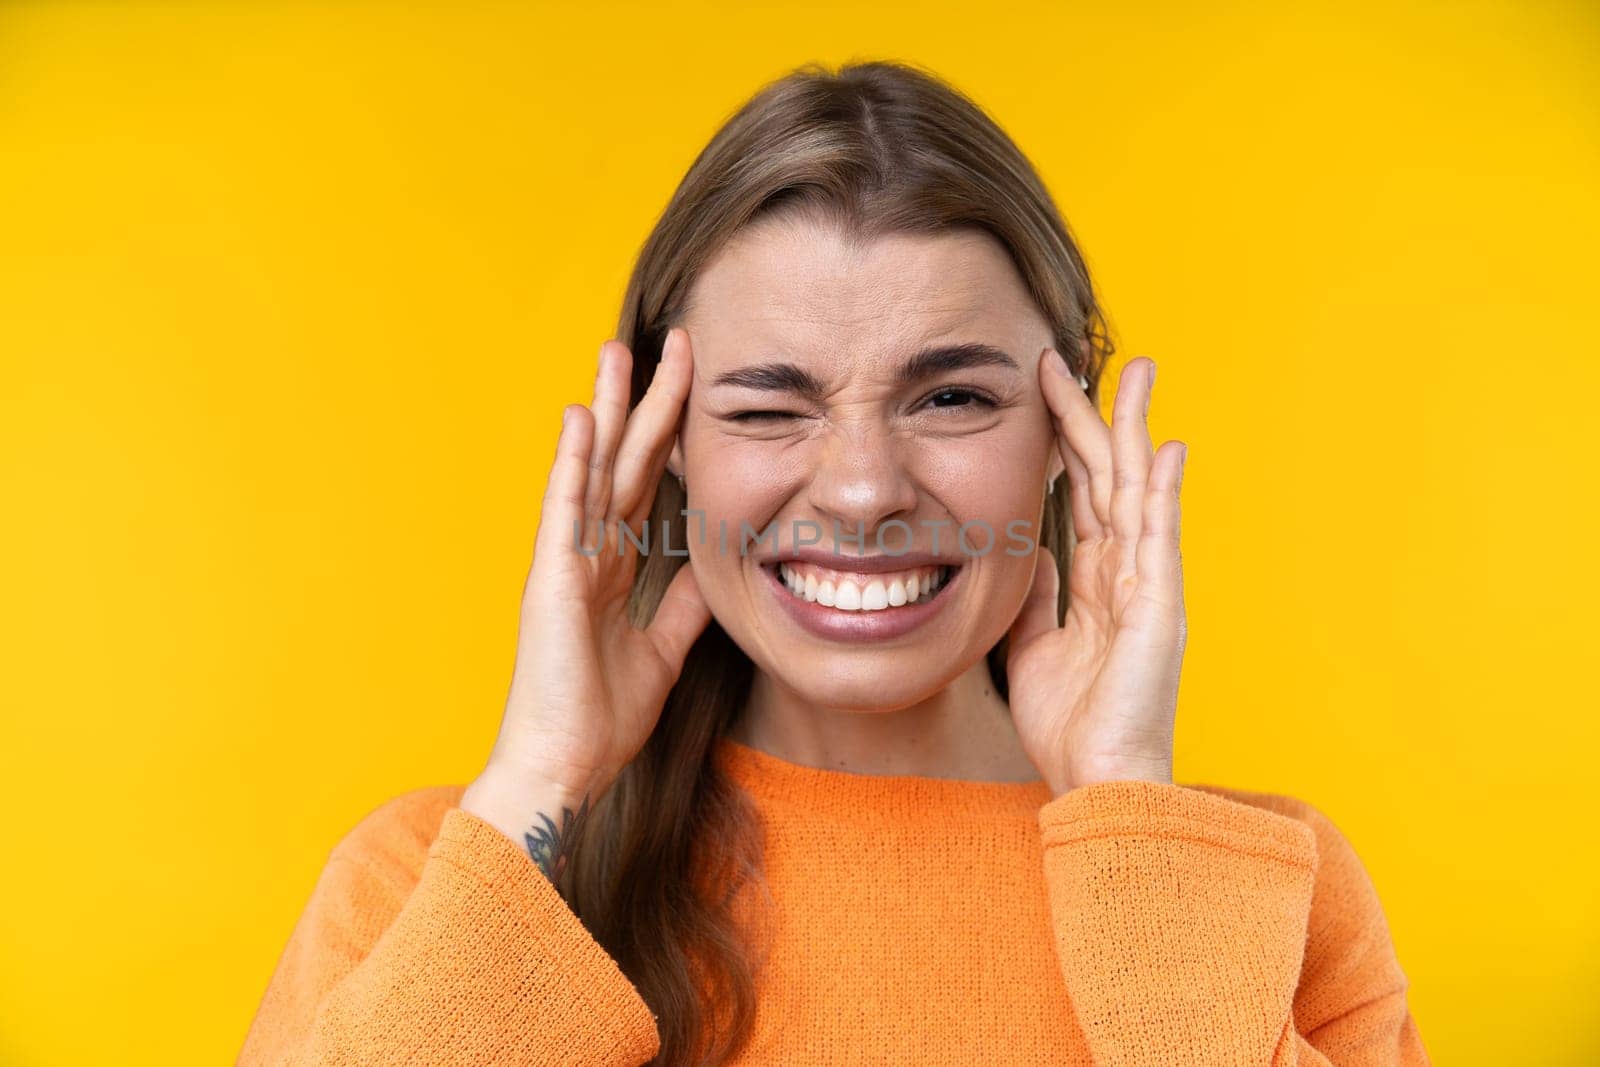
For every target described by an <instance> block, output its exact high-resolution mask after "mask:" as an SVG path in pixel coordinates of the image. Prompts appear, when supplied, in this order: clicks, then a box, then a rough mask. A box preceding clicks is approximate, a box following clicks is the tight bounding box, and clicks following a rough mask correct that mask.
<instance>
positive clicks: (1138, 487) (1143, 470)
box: [1111, 356, 1156, 551]
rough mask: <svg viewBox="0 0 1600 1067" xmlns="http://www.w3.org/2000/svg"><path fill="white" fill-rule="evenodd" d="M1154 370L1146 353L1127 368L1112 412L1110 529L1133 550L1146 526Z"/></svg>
mask: <svg viewBox="0 0 1600 1067" xmlns="http://www.w3.org/2000/svg"><path fill="white" fill-rule="evenodd" d="M1155 369H1156V364H1155V361H1154V360H1152V359H1150V358H1148V357H1144V356H1141V357H1140V358H1138V359H1135V360H1134V361H1133V362H1132V363H1129V364H1128V365H1127V366H1126V367H1124V368H1123V369H1122V374H1121V376H1120V377H1119V378H1118V379H1117V399H1116V405H1115V407H1114V409H1113V410H1112V413H1111V478H1112V480H1111V532H1112V534H1113V535H1115V536H1116V538H1117V540H1118V541H1120V542H1121V543H1122V544H1123V545H1124V546H1126V548H1127V549H1129V550H1130V551H1131V550H1133V548H1134V546H1135V545H1137V544H1138V541H1139V531H1140V529H1141V528H1142V527H1143V525H1144V496H1145V485H1146V483H1147V482H1149V480H1150V458H1151V450H1150V426H1149V423H1148V421H1147V416H1148V414H1149V410H1150V390H1151V388H1152V385H1153V383H1154V380H1155Z"/></svg>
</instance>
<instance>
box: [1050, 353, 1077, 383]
mask: <svg viewBox="0 0 1600 1067" xmlns="http://www.w3.org/2000/svg"><path fill="white" fill-rule="evenodd" d="M1045 359H1047V360H1049V361H1050V369H1051V370H1053V371H1055V372H1056V373H1057V374H1059V375H1061V376H1062V377H1063V378H1070V377H1072V371H1070V370H1069V369H1067V361H1066V360H1065V359H1064V358H1062V355H1061V353H1060V352H1057V351H1056V350H1055V349H1053V348H1052V349H1051V350H1050V354H1049V355H1047V356H1045Z"/></svg>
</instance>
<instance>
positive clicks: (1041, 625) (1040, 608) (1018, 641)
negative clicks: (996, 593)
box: [1011, 545, 1061, 650]
mask: <svg viewBox="0 0 1600 1067" xmlns="http://www.w3.org/2000/svg"><path fill="white" fill-rule="evenodd" d="M1060 595H1061V572H1060V571H1059V570H1057V569H1056V557H1055V555H1054V554H1053V553H1052V552H1051V551H1050V550H1049V549H1048V548H1045V547H1044V546H1043V545H1040V546H1039V548H1038V550H1037V551H1036V552H1035V553H1034V558H1033V584H1032V585H1030V586H1029V587H1028V596H1027V599H1025V600H1024V601H1023V602H1022V610H1021V611H1019V612H1018V613H1017V621H1016V622H1014V623H1012V624H1011V648H1012V649H1013V650H1016V649H1020V648H1022V647H1023V646H1024V645H1026V644H1028V642H1030V641H1032V640H1033V639H1034V638H1035V637H1038V636H1039V635H1040V634H1042V633H1048V632H1049V631H1051V630H1054V629H1057V628H1058V626H1059V623H1057V622H1056V601H1057V599H1058V598H1059V597H1060Z"/></svg>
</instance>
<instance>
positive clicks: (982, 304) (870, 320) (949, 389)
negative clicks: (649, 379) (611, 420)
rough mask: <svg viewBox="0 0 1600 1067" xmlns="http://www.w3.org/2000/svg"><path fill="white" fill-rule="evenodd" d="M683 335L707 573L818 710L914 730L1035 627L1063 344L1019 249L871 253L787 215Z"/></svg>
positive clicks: (731, 619) (746, 251) (728, 613)
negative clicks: (1052, 393) (904, 712)
mask: <svg viewBox="0 0 1600 1067" xmlns="http://www.w3.org/2000/svg"><path fill="white" fill-rule="evenodd" d="M680 325H682V326H683V327H684V328H685V329H686V330H687V331H688V335H689V343H690V348H691V350H692V353H693V359H694V382H693V386H692V387H691V391H690V395H689V399H688V406H687V410H686V412H685V416H684V424H683V429H682V431H681V434H680V437H679V439H678V442H677V444H676V445H675V446H674V449H673V455H672V460H671V466H672V469H673V470H676V471H680V472H682V473H683V474H684V476H685V478H686V479H687V484H688V490H689V493H688V495H689V504H688V506H689V508H690V509H692V511H693V512H698V513H699V514H693V513H692V514H691V515H690V517H689V520H688V536H689V545H688V548H689V555H690V561H691V564H692V566H693V567H694V570H695V577H696V578H697V580H698V582H699V585H700V588H701V590H702V592H703V594H704V596H705V598H706V601H707V603H708V604H709V606H710V608H711V611H712V614H713V615H714V616H715V618H716V619H717V621H718V622H719V623H720V624H721V625H722V627H723V628H724V629H725V630H726V631H727V632H728V634H729V636H730V637H732V639H733V640H734V641H735V642H736V643H737V644H738V645H739V647H740V648H741V649H743V650H744V652H745V653H746V654H747V655H749V656H750V658H751V659H752V660H753V661H754V662H755V664H756V667H757V669H758V670H761V671H764V672H766V673H767V674H768V675H770V676H771V680H772V681H774V682H776V683H778V684H779V685H781V686H782V687H784V688H786V689H788V690H789V691H791V692H792V693H794V694H795V695H797V696H798V697H799V698H800V699H802V700H804V701H807V702H809V703H813V704H817V705H821V706H827V707H842V708H856V709H873V708H879V709H884V710H892V709H896V708H901V707H906V706H908V705H910V704H913V703H915V702H917V701H919V700H922V699H924V698H925V697H927V696H929V695H930V694H932V693H935V692H937V691H938V690H940V689H942V688H943V687H944V686H945V685H946V684H948V683H949V682H950V681H951V680H952V679H954V678H956V677H957V676H959V675H961V674H962V673H963V672H964V671H966V670H967V669H968V668H969V667H971V666H972V665H973V664H974V663H976V662H978V661H979V660H980V659H981V658H982V657H983V656H984V655H985V654H986V653H987V652H988V650H989V649H990V648H991V647H993V645H994V644H995V642H997V641H998V640H999V639H1000V638H1001V637H1002V636H1004V634H1005V633H1006V631H1007V630H1008V629H1009V628H1010V626H1011V624H1012V622H1013V621H1014V620H1015V619H1016V616H1017V612H1018V611H1019V610H1020V608H1021V605H1022V601H1023V599H1024V597H1025V595H1026V593H1027V590H1028V586H1029V583H1030V581H1031V579H1032V574H1033V566H1034V556H1033V553H1032V552H1031V551H1024V549H1027V548H1030V547H1031V545H1032V544H1033V543H1036V542H1037V541H1038V538H1039V519H1040V515H1041V512H1042V509H1043V500H1044V491H1045V479H1046V477H1047V476H1049V475H1053V474H1055V473H1056V472H1058V471H1059V470H1060V469H1061V466H1060V460H1059V458H1057V456H1056V453H1055V449H1054V447H1053V440H1054V439H1053V436H1052V430H1051V426H1050V416H1049V412H1048V409H1047V408H1046V406H1045V402H1044V398H1043V396H1042V394H1041V393H1040V390H1039V385H1038V377H1037V375H1038V361H1039V359H1040V357H1041V355H1042V354H1043V352H1044V351H1045V349H1046V348H1047V347H1048V346H1050V345H1051V344H1052V343H1053V342H1052V337H1051V331H1050V328H1049V326H1048V324H1047V323H1046V321H1045V319H1044V317H1043V316H1042V315H1041V314H1040V312H1039V310H1038V308H1037V307H1036V306H1035V304H1034V303H1033V301H1032V299H1031V298H1030V297H1029V295H1028V293H1027V290H1026V288H1025V287H1024V283H1023V281H1022V278H1021V276H1020V275H1019V274H1018V272H1017V270H1016V268H1015V266H1014V265H1013V264H1012V262H1011V260H1010V258H1009V256H1008V255H1007V254H1006V252H1005V250H1004V248H1003V247H1002V246H1001V245H1000V243H999V242H998V241H996V240H995V239H994V238H993V237H991V236H989V235H988V234H986V233H983V232H981V231H976V230H973V231H965V230H964V231H960V232H949V233H944V234H939V235H936V236H909V235H893V236H889V237H886V238H883V239H881V240H878V241H876V242H874V243H871V244H869V245H866V246H863V247H860V248H853V247H851V245H850V244H849V243H848V242H847V240H846V239H845V236H844V235H843V233H842V232H841V231H839V230H838V229H836V228H834V227H833V226H831V225H829V224H826V223H821V222H817V221H813V220H810V219H805V218H801V217H794V216H791V217H782V216H779V217H772V218H768V219H766V220H763V221H761V222H758V223H757V224H754V225H752V226H750V227H747V228H746V229H745V230H743V231H742V232H741V233H740V234H739V235H738V236H737V237H736V238H735V239H734V240H733V241H732V242H730V243H729V244H728V245H727V246H725V248H724V249H723V250H722V251H721V253H720V254H719V255H718V256H717V257H716V258H715V259H714V260H713V261H712V262H711V263H710V264H709V265H708V266H707V268H706V269H705V270H704V271H703V273H702V274H701V276H700V278H699V279H698V281H697V283H696V285H695V287H694V289H693V292H692V294H691V300H690V307H689V311H688V313H687V314H686V315H685V316H684V317H683V320H682V321H681V323H680ZM919 357H920V358H919ZM702 515H703V519H702V517H701V516H702ZM1008 524H1010V525H1009V526H1008ZM745 527H748V530H745V529H744V528H745ZM769 528H770V530H769ZM835 529H837V531H838V538H837V540H836V539H835V533H834V531H835ZM963 529H964V530H965V537H964V539H960V538H958V531H961V530H963ZM723 531H725V533H723ZM742 531H743V533H744V536H743V537H741V532H742ZM760 535H765V537H764V539H759V540H758V537H759V536H760ZM719 541H720V542H721V543H719ZM808 541H809V542H812V543H811V544H809V545H807V544H805V542H808ZM741 545H742V546H743V550H742V551H741ZM986 546H987V547H986ZM673 547H674V548H680V547H681V546H673ZM806 554H809V556H810V558H808V559H803V560H800V561H796V560H795V557H796V556H797V555H801V556H805V555H806ZM862 557H866V558H862ZM936 565H942V566H943V567H945V568H948V569H947V570H944V571H942V572H940V574H939V578H941V579H942V584H936V585H935V588H934V592H933V595H932V597H931V598H929V596H928V593H927V589H928V586H929V576H930V574H932V573H933V568H934V566H936ZM789 583H792V584H793V585H794V586H795V589H794V590H791V589H790V588H789ZM913 583H914V584H913ZM912 597H915V598H916V599H914V600H913V599H910V598H912ZM828 601H832V602H833V606H828V604H827V602H828ZM885 605H886V606H885Z"/></svg>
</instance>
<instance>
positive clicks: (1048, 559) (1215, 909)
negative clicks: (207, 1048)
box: [240, 63, 1428, 1067]
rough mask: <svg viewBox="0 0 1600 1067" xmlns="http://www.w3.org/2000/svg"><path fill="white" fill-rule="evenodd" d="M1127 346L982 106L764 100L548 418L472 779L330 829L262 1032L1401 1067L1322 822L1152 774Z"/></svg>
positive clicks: (1382, 949) (1173, 667)
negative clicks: (590, 370)
mask: <svg viewBox="0 0 1600 1067" xmlns="http://www.w3.org/2000/svg"><path fill="white" fill-rule="evenodd" d="M1111 351H1112V346H1111V343H1110V341H1109V338H1108V335H1107V331H1106V329H1105V327H1104V319H1103V316H1102V314H1101V311H1100V308H1099V306H1098V305H1097V302H1096V299H1095V295H1094V293H1093V290H1092V288H1091V285H1090V281H1089V276H1088V273H1087V271H1086V270H1085V267H1084V263H1083V260H1082V258H1081V256H1080V255H1079V252H1078V250H1077V248H1076V247H1075V246H1074V243H1073V241H1072V239H1071V237H1070V235H1069V232H1068V229H1067V227H1066V226H1065V224H1064V223H1063V221H1062V219H1061V217H1060V215H1059V213H1058V211H1057V209H1056V207H1055V205H1054V204H1053V202H1052V200H1051V198H1050V196H1049V194H1048V193H1047V192H1046V190H1045V188H1044V186H1043V185H1042V184H1041V182H1040V180H1039V178H1038V176H1037V175H1036V174H1035V173H1034V171H1033V169H1032V168H1031V166H1030V165H1029V163H1028V161H1027V160H1026V158H1025V157H1024V156H1023V155H1022V153H1021V152H1020V151H1019V150H1018V149H1017V147H1016V146H1015V145H1014V144H1013V143H1012V142H1011V141H1010V140H1009V139H1008V138H1007V137H1006V136H1005V135H1004V134H1003V133H1002V132H1001V130H1000V129H999V128H998V127H997V126H996V125H995V124H994V123H993V122H992V121H991V120H990V119H989V118H988V117H986V116H985V115H984V114H983V113H982V112H981V111H980V109H979V108H977V107H976V106H975V105H974V104H973V103H972V102H970V101H969V100H967V99H966V98H965V97H963V96H962V95H960V94H959V93H958V92H956V91H955V90H953V89H952V88H950V87H949V86H947V85H945V84H943V83H942V82H940V81H939V80H938V79H936V78H934V77H933V76H931V75H929V74H928V73H926V72H924V71H921V70H919V69H916V68H913V67H908V66H904V65H898V64H887V63H863V64H856V65H851V66H847V67H844V68H842V69H841V70H839V71H837V72H829V71H827V70H825V69H821V68H817V67H807V68H802V69H801V70H799V71H796V72H795V73H794V74H792V75H790V76H789V77H787V78H784V79H782V80H780V81H778V82H775V83H773V84H772V85H770V86H768V87H766V88H765V89H764V90H763V91H762V92H760V93H759V94H758V95H757V96H756V97H755V98H754V99H752V100H751V101H750V102H749V103H748V104H747V105H746V106H745V107H744V108H743V109H741V110H740V111H739V112H738V113H737V114H736V115H734V116H733V118H732V119H730V120H729V122H728V123H727V124H726V125H725V126H724V128H723V129H722V130H721V131H720V132H719V133H718V134H717V135H716V136H715V137H714V138H713V140H712V141H711V143H710V144H709V145H708V146H707V147H706V149H705V150H704V151H703V152H702V153H701V155H700V157H699V158H698V159H697V160H696V161H695V163H694V165H693V166H692V167H691V168H690V170H689V173H688V174H687V176H686V177H685V178H684V180H683V182H682V184H681V185H680V187H679V188H678V190H677V192H676V194H675V195H674V197H673V198H672V201H671V203H670V204H669V206H668V207H667V209H666V211H665V213H664V214H663V216H662V218H661V220H660V222H659V223H658V224H657V226H656V228H655V231H654V232H653V233H652V234H651V235H650V237H649V240H648V241H647V242H646V244H645V246H644V248H643V250H642V252H641V254H640V256H639V260H638V263H637V266H636V268H635V270H634V273H633V276H632V279H631V282H630V284H629V286H628V291H627V295H626V298H625V305H624V307H623V312H622V318H621V324H620V327H619V329H618V334H617V337H616V338H615V339H612V340H609V341H607V342H606V343H605V344H604V345H602V346H601V350H600V360H599V371H598V374H597V377H596V381H595V390H594V399H593V403H592V404H591V405H589V406H587V407H585V406H583V405H571V406H569V407H568V408H567V410H566V412H565V416H564V418H563V424H562V430H561V436H560V441H559V444H558V446H557V450H556V459H555V464H554V467H553V469H552V471H551V475H550V480H549V488H548V491H547V492H546V494H545V498H544V505H543V512H542V515H541V517H540V523H539V532H538V538H537V542H536V545H535V550H534V559H533V565H532V569H531V571H530V573H529V575H528V580H527V585H526V588H525V590H524V593H523V607H522V616H521V629H520V634H519V647H518V650H517V660H516V665H515V669H514V671H513V676H512V680H511V686H510V694H509V698H508V701H507V705H506V709H505V715H504V719H503V722H502V724H501V728H500V733H499V737H498V739H497V740H496V743H495V745H494V748H493V751H492V753H491V755H490V757H489V759H488V761H487V763H486V765H485V767H484V769H483V771H482V772H481V773H480V774H479V775H478V777H477V778H476V779H475V780H474V781H473V782H472V783H471V784H470V785H467V786H466V787H464V788H462V787H439V788H430V789H420V790H416V791H413V792H410V793H407V794H405V795H403V796H401V797H399V798H397V799H395V800H392V801H390V802H389V803H387V804H385V805H383V806H382V807H381V808H379V809H378V810H377V811H375V812H373V813H372V814H371V815H369V816H368V817H367V818H366V819H364V820H363V821H362V822H361V823H360V824H359V825H357V826H356V827H355V828H354V829H353V830H352V831H351V832H350V833H349V834H348V835H347V836H346V837H345V838H344V840H342V841H341V842H340V843H339V845H338V846H337V847H336V848H335V849H334V850H333V852H332V854H331V855H330V858H329V861H328V864H327V868H326V870H325V871H324V873H323V875H322V877H321V879H320V880H319V882H318V884H317V886H316V890H315V892H314V895H313V897H312V899H311V902H310V904H309V905H308V907H307V909H306V912H305V914H304V916H303V917H302V918H301V920H300V922H299V924H298V926H297V927H296V928H295V931H294V933H293V936H292V938H291V940H290V942H289V945H288V947H287V949H286V950H285V952H284V954H283V957H282V959H281V961H280V962H279V964H278V967H277V970H276V972H275V974H274V975H273V978H272V981H271V984H270V986H269V988H268V989H267V992H266V995H265V997H264V999H263V1001H262V1003H261V1006H260V1010H259V1012H258V1015H257V1018H256V1020H255V1022H254V1024H253V1026H252V1028H251V1030H250V1033H249V1035H248V1038H247V1040H246V1044H245V1047H244V1051H243V1054H242V1056H241V1060H240V1062H241V1063H247V1064H256V1063H298V1064H308V1063H335V1062H337V1063H356V1062H360V1063H428V1064H442V1063H489V1062H494V1063H539V1064H594V1065H602V1064H604V1065H624V1064H642V1063H661V1064H674V1065H676V1064H698V1063H718V1064H721V1063H738V1064H806V1063H845V1062H850V1063H915V1064H920V1065H928V1064H958V1063H959V1064H978V1063H981V1064H1001V1063H1006V1064H1010V1063H1016V1064H1091V1063H1118V1064H1180V1063H1185V1064H1186V1063H1193V1064H1224V1063H1226V1064H1263V1065H1265V1064H1274V1065H1280V1067H1281V1065H1290V1064H1328V1063H1334V1064H1367V1065H1374V1064H1424V1063H1427V1062H1428V1058H1427V1054H1426V1052H1425V1051H1424V1049H1423V1045H1422V1042H1421V1039H1420V1037H1419V1036H1418V1032H1417V1028H1416V1026H1415V1024H1414V1022H1413V1019H1412V1017H1411V1015H1410V1013H1409V1011H1408V1007H1407V1003H1406V996H1405V993H1406V988H1407V984H1408V983H1407V979H1406V976H1405V974H1404V972H1403V971H1402V970H1401V968H1400V965H1399V963H1398V961H1397V959H1396V955H1395V952H1394V949H1393V945H1392V942H1391V939H1390V937H1389V934H1388V931H1387V928H1386V924H1385V920H1384V915H1383V912H1382V909H1381V907H1380V905H1379V901H1378V899H1377V896H1376V894H1375V892H1374V889H1373V886H1372V883H1371V881H1370V879H1369V877H1368V876H1367V874H1366V872H1365V870H1364V869H1363V867H1362V864H1361V862H1360V861H1359V859H1358V857H1357V855H1356V853H1355V851H1354V850H1353V849H1352V847H1351V845H1350V843H1349V842H1348V841H1347V840H1346V839H1345V838H1344V837H1343V835H1342V834H1341V833H1340V831H1339V830H1338V829H1337V828H1336V827H1335V826H1334V825H1333V824H1332V823H1331V822H1330V821H1329V820H1328V819H1327V818H1326V817H1324V816H1323V815H1322V814H1321V813H1320V812H1318V811H1317V810H1316V809H1315V808H1314V807H1312V806H1311V805H1309V804H1307V803H1305V802H1303V801H1300V800H1297V799H1294V798H1292V797H1289V796H1282V795H1276V794H1268V793H1252V792H1245V791H1242V790H1237V789H1230V788H1224V787H1219V786H1208V785H1200V784H1194V783H1184V784H1179V783H1176V782H1174V780H1173V777H1172V741H1173V724H1174V720H1175V715H1176V708H1177V694H1178V677H1179V668H1180V665H1181V661H1182V656H1183V648H1184V641H1185V618H1184V605H1183V591H1182V574H1181V566H1180V564H1181V556H1180V552H1179V534H1178V530H1179V522H1178V513H1179V507H1178V498H1179V484H1180V481H1181V476H1182V468H1183V452H1184V449H1183V446H1182V444H1181V443H1179V442H1168V443H1165V444H1163V445H1162V446H1161V447H1160V448H1158V449H1152V447H1151V442H1150V437H1149V432H1148V429H1147V423H1146V416H1147V412H1148V409H1149V403H1150V397H1151V389H1152V386H1153V385H1154V381H1155V365H1154V363H1152V362H1151V361H1150V360H1148V359H1138V360H1134V361H1133V362H1132V363H1130V364H1129V365H1128V366H1127V368H1126V369H1125V370H1123V372H1122V373H1121V376H1120V380H1119V383H1118V387H1117V392H1116V397H1115V400H1114V407H1113V413H1112V418H1111V421H1110V423H1109V424H1108V423H1107V422H1106V421H1105V420H1104V419H1103V418H1102V416H1101V414H1100V410H1099V408H1098V406H1097V403H1096V401H1095V397H1096V396H1097V395H1098V392H1097V390H1098V384H1099V382H1100V379H1101V375H1102V372H1103V370H1104V368H1105V366H1106V363H1107V358H1108V357H1109V355H1110V354H1111ZM1063 474H1064V475H1065V479H1064V483H1063V479H1062V477H1061V476H1062V475H1063ZM1058 483H1060V484H1058Z"/></svg>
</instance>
